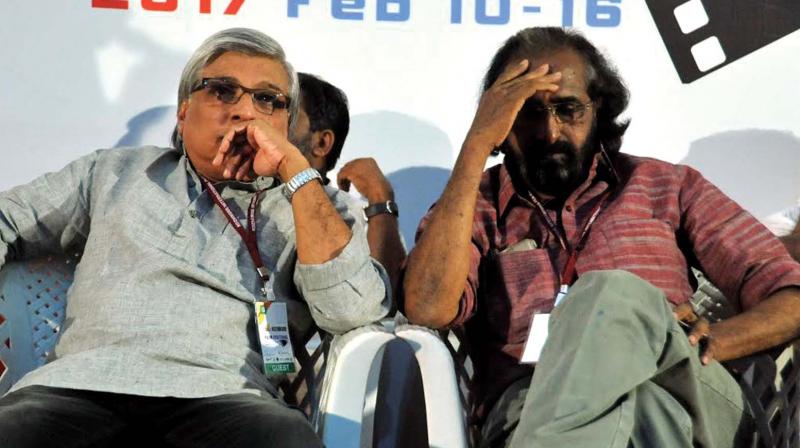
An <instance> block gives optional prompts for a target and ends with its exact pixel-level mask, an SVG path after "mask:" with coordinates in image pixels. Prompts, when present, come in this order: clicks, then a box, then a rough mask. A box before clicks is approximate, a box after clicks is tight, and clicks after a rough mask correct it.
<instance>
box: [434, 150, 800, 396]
mask: <svg viewBox="0 0 800 448" xmlns="http://www.w3.org/2000/svg"><path fill="white" fill-rule="evenodd" d="M597 164H598V162H597V159H596V160H595V162H594V166H593V167H592V170H591V172H590V175H589V178H588V179H587V181H586V182H585V183H584V184H583V185H581V186H580V187H579V188H578V189H576V191H575V192H574V193H573V194H572V195H571V196H570V197H569V198H568V199H567V200H566V201H565V203H564V204H563V205H562V206H561V208H560V209H558V210H556V209H554V208H553V204H545V208H546V209H547V212H548V214H549V215H550V217H551V218H552V220H553V222H556V223H559V224H560V225H561V226H562V228H563V230H564V232H565V234H566V235H567V237H568V239H569V241H570V242H571V243H573V244H574V243H575V242H576V240H577V238H578V234H579V233H580V231H581V229H582V227H583V224H584V222H585V221H586V220H587V219H588V218H589V215H590V214H591V211H592V208H593V206H594V205H595V203H596V202H597V201H598V200H599V199H600V196H601V194H602V193H603V192H604V191H605V190H606V189H608V188H609V184H608V183H607V181H606V180H605V178H606V176H603V175H599V174H598V172H600V173H602V172H603V170H600V171H598V170H597ZM614 164H615V168H616V171H617V173H618V175H619V178H620V184H619V186H618V187H617V188H615V191H614V193H613V194H612V195H611V197H610V201H609V203H608V205H607V206H606V207H605V209H604V210H603V211H602V212H601V214H600V216H599V218H598V219H597V221H596V222H595V224H594V225H593V226H592V228H591V231H590V233H589V236H588V239H587V243H586V246H585V248H584V249H583V251H581V253H580V255H579V257H578V262H577V273H578V276H580V275H581V274H583V273H586V272H589V271H595V270H608V269H622V270H626V271H629V272H632V273H634V274H636V275H638V276H639V277H641V278H643V279H645V280H647V281H649V282H650V283H652V284H653V285H655V286H657V287H658V288H660V289H661V290H663V291H664V294H665V295H666V298H667V299H668V300H669V301H670V302H671V303H673V304H679V303H682V302H685V301H687V300H688V299H689V297H690V296H691V295H692V292H693V290H694V287H695V286H696V285H695V284H694V278H693V277H692V275H691V272H690V267H691V266H695V267H697V268H699V269H700V270H702V271H703V272H705V274H706V275H707V277H708V278H709V279H710V280H711V281H712V282H714V283H715V284H716V285H717V286H718V287H719V288H720V290H722V292H723V293H725V295H726V296H727V297H729V298H731V300H732V301H733V302H734V303H738V304H739V306H740V307H741V308H742V309H748V308H750V307H752V306H753V305H755V304H757V303H758V302H759V301H760V300H762V299H763V298H765V297H767V296H768V295H769V294H771V293H772V292H774V291H776V290H778V289H780V288H783V287H786V286H791V285H800V265H798V264H797V263H795V262H794V261H793V260H792V259H791V257H790V256H789V255H788V253H787V252H786V250H785V249H784V247H783V245H782V244H781V243H780V242H779V241H778V240H777V239H776V238H775V237H774V236H773V235H772V234H771V233H770V232H769V231H768V230H767V229H766V228H765V227H764V226H762V225H761V224H760V223H759V222H758V221H757V220H756V219H755V218H754V217H752V216H751V215H750V214H749V213H747V212H746V211H744V210H743V209H742V208H741V207H740V206H739V205H738V204H736V203H735V202H734V201H733V200H731V199H730V198H728V197H727V196H725V195H724V194H723V193H722V192H721V191H720V190H719V189H717V188H716V187H715V186H713V185H712V184H711V183H710V182H708V181H707V180H706V179H704V178H703V177H702V175H700V173H698V172H697V171H696V170H694V169H692V168H690V167H687V166H681V165H673V164H670V163H667V162H663V161H659V160H655V159H650V158H642V157H635V156H630V155H625V154H620V155H618V156H617V157H616V158H615V162H614ZM548 205H549V206H548ZM424 223H425V221H423V225H422V228H424ZM422 228H421V231H422ZM525 240H533V242H535V244H536V246H535V247H536V248H533V249H531V248H530V247H532V246H531V244H530V242H527V244H526V241H525ZM472 242H473V247H472V256H471V261H472V262H471V269H470V272H469V276H468V280H467V283H466V285H465V289H464V295H463V296H462V298H461V303H460V309H459V314H458V315H457V317H456V319H455V320H454V321H453V322H452V324H451V325H452V326H459V325H465V326H466V332H467V335H468V338H469V339H470V343H471V346H472V347H473V351H474V353H473V358H474V361H475V363H476V366H477V371H476V374H477V376H476V384H477V385H478V387H479V396H480V395H482V396H483V397H484V398H487V399H488V401H489V402H491V401H492V400H491V399H492V397H493V396H496V395H497V394H499V393H500V392H501V391H502V390H503V389H504V388H505V387H506V386H507V385H508V384H510V382H512V381H514V380H515V379H516V378H519V377H521V376H523V375H525V374H530V372H531V368H530V367H528V366H521V365H519V358H520V356H521V352H522V348H523V345H524V342H525V339H526V337H527V333H528V329H529V326H530V323H531V317H532V315H533V314H534V313H545V312H549V311H550V310H551V309H552V307H553V302H554V298H555V295H556V293H557V291H558V287H559V274H560V272H561V270H562V269H563V266H564V263H565V262H566V258H567V254H566V253H565V252H564V251H563V250H562V249H561V248H560V246H559V243H558V240H557V239H556V238H555V237H554V236H553V235H551V234H550V232H549V231H548V228H547V224H546V223H545V222H544V220H543V219H542V218H541V216H540V215H539V212H538V211H537V210H536V209H535V208H534V206H532V205H531V204H530V203H529V202H527V201H525V200H524V199H523V198H522V197H521V196H520V195H518V194H517V193H516V192H515V190H514V186H513V184H512V182H511V179H510V177H509V174H508V171H507V170H506V167H505V165H498V166H494V167H492V168H490V169H489V170H487V171H486V172H485V173H484V177H483V180H482V183H481V186H480V192H479V195H478V202H477V209H476V213H475V218H474V225H473V232H472ZM519 248H522V249H519ZM487 367H488V368H487ZM487 404H488V403H487Z"/></svg>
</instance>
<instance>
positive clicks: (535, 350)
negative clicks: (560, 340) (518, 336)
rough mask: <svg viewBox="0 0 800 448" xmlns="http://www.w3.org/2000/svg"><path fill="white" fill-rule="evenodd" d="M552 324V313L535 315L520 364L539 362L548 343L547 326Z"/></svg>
mask: <svg viewBox="0 0 800 448" xmlns="http://www.w3.org/2000/svg"><path fill="white" fill-rule="evenodd" d="M549 323H550V313H547V314H534V315H533V320H532V321H531V329H530V331H529V332H528V339H527V340H526V341H525V349H524V350H522V358H521V359H520V360H519V362H520V364H535V363H537V362H539V356H540V355H541V354H542V348H544V343H545V342H546V341H547V325H548V324H549Z"/></svg>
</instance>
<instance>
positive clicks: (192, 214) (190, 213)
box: [189, 210, 197, 218]
mask: <svg viewBox="0 0 800 448" xmlns="http://www.w3.org/2000/svg"><path fill="white" fill-rule="evenodd" d="M189 216H191V217H192V218H197V210H189Z"/></svg>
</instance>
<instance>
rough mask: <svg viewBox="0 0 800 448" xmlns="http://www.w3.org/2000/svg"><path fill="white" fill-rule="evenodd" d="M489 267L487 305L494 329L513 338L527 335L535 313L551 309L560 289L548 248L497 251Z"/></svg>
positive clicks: (487, 313) (503, 335)
mask: <svg viewBox="0 0 800 448" xmlns="http://www.w3.org/2000/svg"><path fill="white" fill-rule="evenodd" d="M487 270H488V272H486V274H487V276H486V281H485V282H482V285H486V286H487V288H486V294H483V296H484V297H485V299H484V301H485V303H484V304H483V306H484V310H485V311H486V315H487V317H488V319H489V323H490V324H491V325H490V328H491V331H497V332H498V333H499V334H498V335H497V336H499V337H501V338H503V339H507V340H511V341H514V340H518V339H520V340H521V339H524V338H525V336H526V335H525V332H526V330H527V328H528V326H529V325H530V320H531V316H532V315H533V314H534V313H537V312H539V313H541V312H549V311H550V309H552V307H553V302H554V300H555V296H556V292H557V289H558V285H557V283H558V277H557V275H556V274H555V272H554V271H553V265H552V263H551V261H550V256H549V254H548V252H547V250H545V249H529V250H520V251H512V252H504V253H494V255H493V256H492V257H491V259H490V263H489V265H488V267H487Z"/></svg>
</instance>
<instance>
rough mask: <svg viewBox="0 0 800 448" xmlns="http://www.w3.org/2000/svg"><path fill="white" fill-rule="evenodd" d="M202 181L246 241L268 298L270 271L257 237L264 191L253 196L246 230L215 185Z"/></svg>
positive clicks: (262, 291) (203, 179)
mask: <svg viewBox="0 0 800 448" xmlns="http://www.w3.org/2000/svg"><path fill="white" fill-rule="evenodd" d="M200 181H201V182H202V183H203V186H204V187H206V190H208V192H209V193H210V194H211V199H212V200H213V201H214V203H215V204H217V207H219V208H220V210H222V214H223V215H225V218H227V219H228V222H229V223H231V225H232V226H233V228H234V230H236V232H237V233H238V234H239V236H241V237H242V241H244V244H245V246H247V251H248V252H249V253H250V258H252V259H253V264H255V265H256V272H258V276H259V277H260V278H261V281H262V282H263V285H262V287H261V294H263V295H264V297H266V296H267V282H269V270H267V268H266V267H265V266H264V260H262V259H261V253H260V252H259V251H258V237H257V235H256V205H258V199H259V197H260V196H261V193H262V192H263V191H264V190H259V191H257V192H256V193H255V194H254V195H253V198H252V199H250V206H249V207H248V208H247V228H245V227H244V226H243V225H242V223H241V222H239V218H237V217H236V215H234V214H233V210H231V208H230V207H229V206H228V204H226V203H225V200H224V199H222V196H220V194H219V192H218V191H217V189H216V188H214V185H212V184H211V182H209V181H208V179H206V178H205V177H200Z"/></svg>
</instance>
